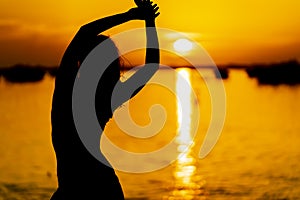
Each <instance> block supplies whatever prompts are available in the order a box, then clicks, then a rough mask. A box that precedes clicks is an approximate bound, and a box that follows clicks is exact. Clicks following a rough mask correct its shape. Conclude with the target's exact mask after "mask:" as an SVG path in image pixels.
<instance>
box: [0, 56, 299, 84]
mask: <svg viewBox="0 0 300 200" xmlns="http://www.w3.org/2000/svg"><path fill="white" fill-rule="evenodd" d="M133 67H135V66H124V67H123V70H125V71H126V70H129V69H132V68H133ZM171 67H172V66H171ZM172 68H174V69H176V68H191V69H193V68H194V67H193V66H173V67H172ZM196 68H198V69H214V68H213V67H211V66H201V67H197V66H196ZM160 69H164V67H163V66H161V67H160ZM166 69H168V68H166ZM231 69H240V70H245V71H246V73H247V74H248V76H249V78H255V79H257V81H258V83H259V84H261V85H280V84H286V85H297V84H300V64H299V62H298V61H297V60H288V61H282V62H277V63H267V64H265V63H261V64H249V65H240V64H228V65H220V66H218V72H217V71H216V70H214V73H215V76H216V78H218V79H228V78H229V72H230V70H231ZM57 71H58V67H57V66H42V65H36V66H31V65H25V64H17V65H14V66H11V67H2V68H0V76H1V75H2V76H3V77H4V79H5V80H7V81H9V82H17V83H24V82H36V81H40V80H42V79H43V78H44V76H45V75H50V76H51V77H56V75H57Z"/></svg>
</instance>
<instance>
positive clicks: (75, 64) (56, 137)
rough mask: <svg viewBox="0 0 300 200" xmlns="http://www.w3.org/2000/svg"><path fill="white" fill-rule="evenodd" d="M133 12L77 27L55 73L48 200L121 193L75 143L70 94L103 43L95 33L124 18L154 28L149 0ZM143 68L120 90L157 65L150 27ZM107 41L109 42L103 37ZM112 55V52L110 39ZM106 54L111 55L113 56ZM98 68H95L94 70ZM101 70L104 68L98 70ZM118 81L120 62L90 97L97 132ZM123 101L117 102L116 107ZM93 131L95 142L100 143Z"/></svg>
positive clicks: (114, 198) (112, 199)
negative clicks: (54, 182) (54, 181)
mask: <svg viewBox="0 0 300 200" xmlns="http://www.w3.org/2000/svg"><path fill="white" fill-rule="evenodd" d="M136 4H137V5H138V7H137V8H132V9H130V10H129V11H127V12H125V13H121V14H116V15H113V16H109V17H106V18H103V19H99V20H96V21H94V22H91V23H89V24H86V25H84V26H82V27H81V28H80V30H79V31H78V32H77V34H76V35H75V37H74V38H73V40H72V42H71V43H70V44H69V46H68V48H67V50H66V52H65V53H64V56H63V58H62V60H61V64H60V67H59V70H58V74H57V76H56V80H55V90H54V94H53V101H52V111H51V120H52V143H53V146H54V150H55V153H56V160H57V177H58V189H57V191H56V192H55V193H54V194H53V196H52V197H51V199H52V200H57V199H59V200H60V199H64V200H72V199H84V200H85V199H87V200H89V199H107V200H119V199H124V195H123V191H122V188H121V185H120V183H119V180H118V177H117V176H116V174H115V172H114V170H113V169H112V168H111V167H109V166H106V165H104V164H102V163H101V162H100V161H98V160H97V159H96V158H94V157H93V156H92V155H91V154H90V153H89V152H88V150H87V149H86V148H85V146H84V145H83V143H82V142H81V140H80V138H79V135H78V133H77V131H76V128H75V124H74V120H73V114H72V91H73V85H74V81H75V79H76V76H77V72H78V69H79V67H80V65H81V63H82V62H83V60H84V59H85V57H86V56H87V55H88V54H89V52H90V51H91V50H92V49H93V48H95V47H96V46H97V45H98V44H100V43H101V42H102V41H104V40H106V39H109V38H108V37H107V36H103V35H99V34H100V33H101V32H103V31H105V30H107V29H109V28H111V27H114V26H117V25H119V24H122V23H124V22H127V21H130V20H136V19H139V20H145V22H146V23H145V24H146V27H155V18H156V17H157V16H158V15H159V13H158V7H157V5H156V4H154V5H153V3H152V2H151V1H149V0H136ZM146 35H147V46H148V47H149V45H151V46H152V47H153V46H156V47H157V48H147V50H146V64H148V63H156V64H152V65H145V66H144V67H143V68H141V69H140V70H138V71H137V72H136V73H135V74H134V75H133V76H132V77H131V78H129V79H128V80H127V81H126V82H124V83H122V84H123V87H121V88H123V89H124V90H126V88H129V87H130V85H131V86H132V84H134V83H135V81H136V80H138V79H141V80H142V81H143V82H144V83H146V82H147V81H148V80H149V79H150V78H151V77H152V76H153V74H154V73H155V72H156V71H157V69H158V66H159V64H158V63H159V49H158V39H157V33H156V30H155V28H152V29H151V30H148V29H146ZM109 40H110V39H109ZM110 43H111V45H112V48H110V49H112V51H115V52H117V51H118V50H117V48H116V47H115V45H114V43H113V42H112V41H111V40H110ZM115 52H112V53H115ZM100 67H101V66H100ZM103 67H104V66H103ZM119 79H120V59H117V60H116V61H114V62H113V63H112V64H111V65H110V66H109V67H108V68H107V69H106V70H105V72H104V74H103V75H102V77H101V79H100V81H99V83H98V86H97V92H96V97H95V107H96V112H97V117H98V121H99V124H100V126H101V127H102V130H103V129H104V127H105V124H106V123H107V122H108V120H109V119H110V118H111V117H112V115H113V112H114V110H111V95H112V91H113V88H114V86H115V85H116V83H117V82H119ZM127 100H128V99H125V98H124V99H122V98H121V99H120V100H119V101H120V102H119V103H120V104H122V103H124V102H125V101H127ZM100 135H101V133H99V140H100Z"/></svg>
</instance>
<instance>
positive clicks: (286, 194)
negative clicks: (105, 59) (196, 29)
mask: <svg viewBox="0 0 300 200" xmlns="http://www.w3.org/2000/svg"><path fill="white" fill-rule="evenodd" d="M185 73H187V74H188V81H190V83H191V84H192V86H193V89H194V92H195V94H196V95H197V98H198V100H195V99H188V98H190V95H187V94H186V93H184V94H183V95H184V96H186V97H187V98H186V99H185V101H186V104H185V105H186V107H185V109H183V110H184V111H185V112H182V113H180V114H179V112H178V105H177V103H178V102H177V101H176V99H175V95H174V94H173V93H172V92H171V91H168V90H166V89H165V88H163V87H159V86H157V85H153V86H149V87H148V86H147V87H146V88H145V89H144V90H143V91H142V92H141V94H139V95H138V96H137V97H136V98H135V99H133V100H132V101H131V102H130V112H131V115H132V118H133V119H134V121H135V122H136V123H137V124H139V125H147V124H149V123H150V122H151V118H150V117H149V115H148V111H149V108H150V107H151V105H153V104H155V103H156V104H161V105H163V107H164V108H165V112H166V114H168V117H167V120H166V123H165V126H164V128H163V129H161V130H160V132H159V133H158V134H157V135H155V136H154V137H151V138H147V139H143V138H133V137H130V136H128V135H126V134H124V132H123V131H121V130H120V129H119V128H118V127H117V126H116V121H115V119H114V120H111V122H110V123H109V124H108V126H107V129H106V132H107V138H108V139H110V140H112V141H113V142H114V143H115V144H116V145H117V146H119V147H121V148H122V149H125V150H127V151H129V152H137V153H141V152H143V153H147V152H152V151H155V150H157V149H160V148H162V147H164V146H165V145H166V144H168V143H169V142H170V140H172V139H175V141H176V144H177V145H178V146H177V147H178V148H176V151H175V154H174V155H173V154H172V153H170V154H167V153H165V154H161V155H159V156H158V157H157V158H156V159H152V160H149V159H148V160H145V161H144V162H142V163H136V162H134V160H130V159H129V158H128V159H127V157H126V156H122V157H121V158H119V160H120V162H121V164H122V165H121V166H123V167H124V166H125V167H132V166H135V167H136V166H137V167H143V165H144V166H146V165H147V167H149V165H151V166H152V165H153V166H155V165H156V164H159V163H161V162H162V161H166V162H169V161H170V159H169V158H170V157H172V156H175V158H177V157H178V159H177V160H174V159H171V161H172V163H171V164H170V165H168V166H167V167H165V168H162V169H160V170H156V171H154V172H149V173H141V174H132V173H125V172H121V171H118V172H117V174H118V176H119V178H120V181H121V184H122V187H123V189H124V193H125V196H126V199H230V200H231V199H300V189H299V188H300V159H299V158H300V150H299V146H300V136H299V134H300V123H298V121H299V119H300V106H299V104H298V102H299V100H300V87H297V86H296V87H289V86H277V87H272V86H259V85H258V84H257V83H256V81H255V80H253V79H248V77H247V75H246V74H245V73H244V72H243V71H238V70H231V71H230V78H229V79H228V80H225V81H224V85H225V89H226V95H227V115H226V121H225V126H224V129H223V132H222V134H221V137H220V139H219V141H218V143H217V145H216V146H215V148H214V149H213V151H212V152H211V153H210V154H209V155H208V156H207V157H205V158H204V159H199V158H198V152H199V148H200V146H201V144H202V141H203V137H204V135H205V133H206V131H207V128H208V125H209V121H210V117H211V104H210V101H209V93H208V91H207V88H206V86H205V85H204V83H203V80H201V79H200V78H199V77H198V76H197V75H196V74H195V73H194V72H193V71H189V70H187V71H186V72H185ZM158 78H163V79H164V80H166V81H168V82H172V84H173V87H174V91H177V93H179V92H180V91H182V90H180V91H178V79H177V78H176V76H175V75H174V74H172V73H170V72H168V71H166V70H161V71H160V72H159V74H158ZM205 80H207V81H211V82H214V81H217V80H215V79H214V78H213V76H212V75H210V74H209V73H208V74H207V77H205ZM176 84H177V85H176ZM176 88H177V90H176ZM52 91H53V79H51V78H49V77H46V79H45V80H44V81H43V82H40V83H32V84H31V83H30V84H22V85H19V84H8V83H5V82H4V81H3V80H1V79H0V108H1V110H0V114H1V115H0V135H1V139H0V158H1V160H0V199H30V200H31V199H49V198H50V196H51V194H52V192H53V191H54V190H55V188H56V186H57V183H56V172H55V157H54V152H53V149H52V146H51V137H50V128H51V126H50V107H51V95H52ZM184 92H188V91H187V90H184ZM128 106H129V105H128V104H125V105H124V106H123V107H122V108H120V109H119V110H118V113H116V116H117V117H120V118H121V119H122V116H123V114H122V110H125V109H127V107H128ZM189 108H190V113H188V112H186V111H188V110H189ZM197 109H199V111H200V123H199V127H198V129H197V131H196V136H195V138H193V136H194V135H191V134H189V133H188V132H191V131H193V130H195V129H196V127H195V124H193V123H192V122H193V117H194V116H195V115H194V112H195V110H197ZM158 113H159V112H158ZM152 114H154V115H153V116H154V117H156V118H158V119H159V117H160V115H158V116H157V115H155V114H156V113H155V112H154V113H152ZM178 115H188V116H189V117H186V118H185V119H186V120H183V121H181V122H179V121H178ZM117 117H116V118H117ZM123 120H125V119H123ZM180 123H184V124H185V125H184V126H183V127H185V128H184V129H179V124H180ZM141 134H143V133H141ZM193 141H194V143H193ZM186 147H191V148H186ZM106 151H109V149H106ZM111 153H112V154H115V156H118V154H117V153H116V152H111ZM112 159H113V158H112Z"/></svg>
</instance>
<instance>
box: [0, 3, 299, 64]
mask: <svg viewBox="0 0 300 200" xmlns="http://www.w3.org/2000/svg"><path fill="white" fill-rule="evenodd" d="M113 2H114V3H113ZM155 2H157V3H158V4H159V6H160V12H161V15H160V16H159V18H158V20H157V25H158V26H159V27H162V28H168V29H173V30H176V31H180V32H184V33H188V34H189V35H191V37H192V39H194V40H196V41H197V42H199V43H200V44H202V45H203V46H204V47H205V48H206V50H207V51H208V53H209V54H210V55H211V56H212V58H213V59H214V61H215V62H216V63H217V64H226V63H253V62H273V61H281V60H287V59H292V58H297V59H298V60H300V37H299V35H300V12H299V10H300V1H299V0H276V1H271V0H264V1H261V0H252V1H247V2H246V1H237V0H228V1H223V0H211V1H202V0H189V1H181V2H180V1H173V0H156V1H155ZM175 2H176V3H175ZM184 2H188V3H187V4H183V3H184ZM0 5H1V13H0V53H1V57H0V66H6V65H12V64H15V63H28V64H45V65H58V63H59V61H60V58H61V56H62V54H63V51H64V50H65V48H66V46H67V44H68V43H69V42H70V40H71V39H72V37H73V36H74V34H75V33H76V31H77V30H78V28H79V27H80V26H81V25H83V24H84V23H87V22H89V21H91V20H94V19H97V18H101V17H104V16H107V15H111V14H116V13H119V12H123V11H127V10H128V9H129V8H130V7H132V6H134V3H133V1H132V0H114V1H111V0H85V1H83V0H82V1H76V0H75V1H74V0H72V1H71V0H64V1H57V0H51V1H50V0H44V1H37V0H25V1H17V0H1V3H0ZM135 27H143V22H139V21H135V22H128V23H127V24H124V25H121V26H119V27H118V28H113V29H111V30H110V31H108V32H107V33H108V34H115V33H118V32H120V31H122V30H128V29H129V28H135ZM133 39H134V38H133Z"/></svg>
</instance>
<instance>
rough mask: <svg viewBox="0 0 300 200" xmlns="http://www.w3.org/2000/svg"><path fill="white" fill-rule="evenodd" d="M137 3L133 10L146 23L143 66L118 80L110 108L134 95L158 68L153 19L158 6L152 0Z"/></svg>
mask: <svg viewBox="0 0 300 200" xmlns="http://www.w3.org/2000/svg"><path fill="white" fill-rule="evenodd" d="M137 5H138V6H139V7H138V9H137V10H135V12H139V14H136V15H137V16H140V17H139V18H140V19H144V20H145V25H146V37H147V48H146V59H145V66H143V67H142V68H140V69H139V70H138V71H137V72H135V73H134V75H132V76H131V77H130V78H129V79H128V80H126V81H125V82H121V81H119V82H118V84H117V85H116V87H115V90H114V94H113V95H114V97H113V101H112V110H115V109H116V108H117V107H119V106H120V105H122V104H123V103H124V102H126V101H128V100H129V99H130V98H132V97H133V96H135V95H136V94H137V93H138V92H139V91H140V90H141V89H142V88H143V87H144V86H145V85H146V83H147V82H148V81H149V80H150V79H151V77H152V76H153V75H154V74H155V72H156V71H157V70H158V68H159V62H160V51H159V42H158V36H157V30H156V24H155V19H156V17H157V16H158V15H159V14H160V13H159V12H158V9H159V8H158V7H157V4H154V5H153V2H151V1H149V0H144V1H140V2H139V3H137Z"/></svg>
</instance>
